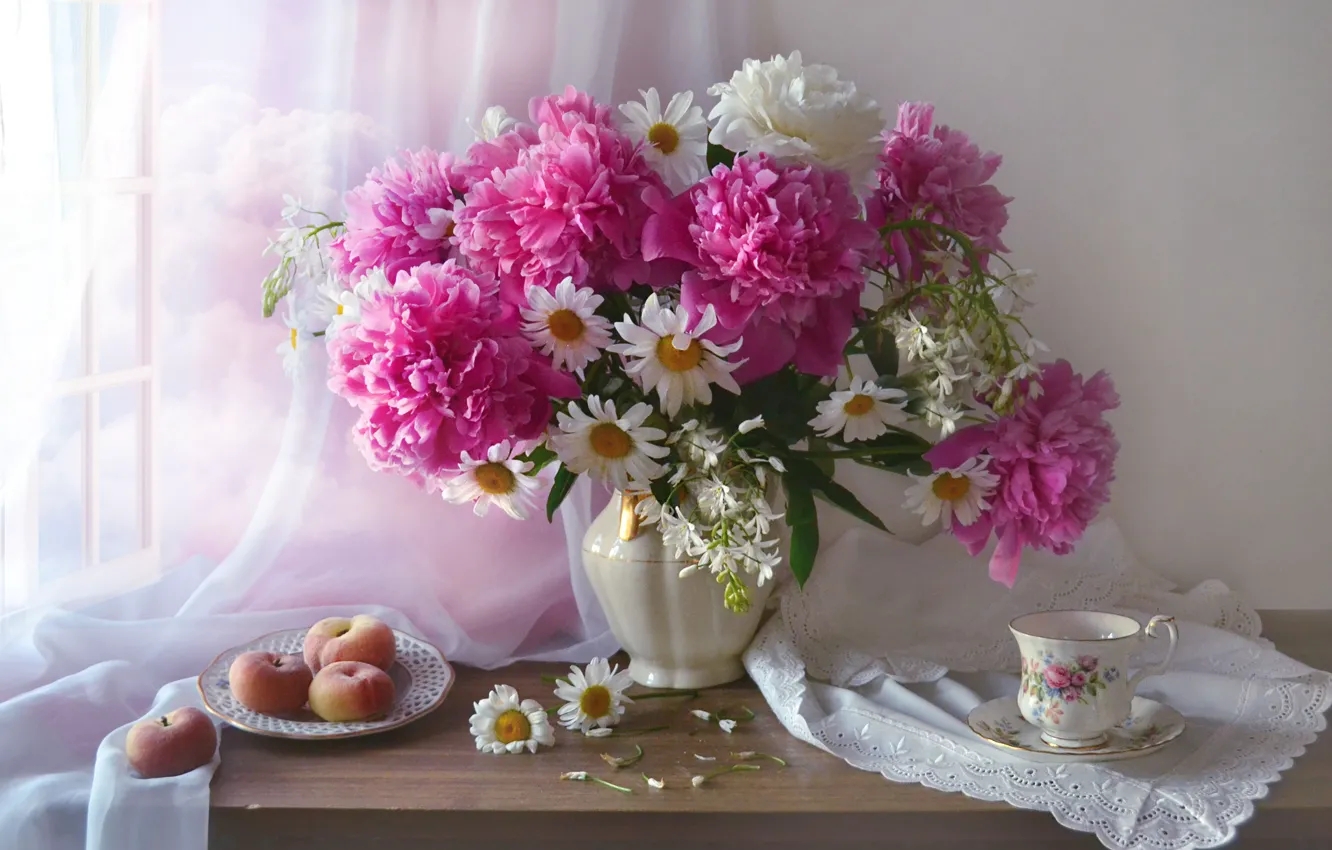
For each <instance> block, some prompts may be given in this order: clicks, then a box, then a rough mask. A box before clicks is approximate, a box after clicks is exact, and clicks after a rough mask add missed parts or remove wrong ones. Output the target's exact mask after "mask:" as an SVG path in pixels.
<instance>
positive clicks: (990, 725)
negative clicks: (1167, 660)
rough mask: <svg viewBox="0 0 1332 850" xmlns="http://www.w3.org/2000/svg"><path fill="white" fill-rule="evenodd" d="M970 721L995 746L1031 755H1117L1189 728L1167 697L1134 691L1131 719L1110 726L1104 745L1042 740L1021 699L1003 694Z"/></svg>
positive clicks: (1133, 753) (1151, 746) (1144, 751)
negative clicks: (1080, 745)
mask: <svg viewBox="0 0 1332 850" xmlns="http://www.w3.org/2000/svg"><path fill="white" fill-rule="evenodd" d="M967 725H968V726H970V727H971V731H973V732H975V733H976V734H977V735H980V736H981V737H982V738H984V739H985V740H987V741H989V742H990V743H991V744H994V745H995V746H996V747H1003V748H1004V749H1006V750H1014V751H1016V752H1020V753H1022V754H1023V756H1024V757H1025V758H1028V759H1031V760H1032V761H1063V762H1069V761H1114V760H1116V759H1131V758H1137V757H1138V756H1145V755H1149V754H1151V753H1154V752H1156V751H1157V750H1159V749H1161V748H1162V747H1164V746H1165V745H1166V744H1168V743H1170V742H1171V741H1173V740H1175V739H1176V738H1178V737H1179V736H1180V735H1182V734H1183V733H1184V718H1183V717H1181V716H1180V714H1179V712H1178V711H1175V710H1174V709H1173V708H1171V707H1170V706H1168V705H1165V704H1164V703H1159V702H1157V701H1156V700H1152V699H1147V698H1146V697H1134V698H1133V707H1132V708H1131V709H1130V711H1129V719H1128V720H1126V721H1124V725H1123V726H1116V727H1115V728H1114V729H1111V730H1110V732H1109V740H1107V741H1106V742H1105V743H1104V744H1102V745H1101V746H1099V747H1088V748H1086V749H1080V750H1070V749H1064V748H1061V747H1052V746H1050V745H1049V744H1047V743H1045V742H1044V741H1042V740H1041V730H1039V729H1037V728H1036V727H1035V726H1032V725H1031V724H1030V723H1028V722H1027V721H1026V720H1024V719H1023V717H1022V712H1021V711H1019V710H1018V707H1017V700H1016V699H1014V698H1013V697H1000V698H999V699H992V700H990V701H989V702H987V703H982V704H981V705H978V706H976V707H975V708H974V709H972V711H971V714H969V715H967Z"/></svg>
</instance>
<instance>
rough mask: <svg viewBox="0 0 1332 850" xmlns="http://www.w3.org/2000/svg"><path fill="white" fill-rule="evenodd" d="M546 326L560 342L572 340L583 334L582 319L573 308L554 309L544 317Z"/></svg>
mask: <svg viewBox="0 0 1332 850" xmlns="http://www.w3.org/2000/svg"><path fill="white" fill-rule="evenodd" d="M546 328H547V329H548V330H549V331H550V335H551V336H553V337H555V338H556V339H557V340H559V341H560V342H573V341H574V340H576V339H579V338H580V337H582V335H583V320H582V319H580V318H578V314H577V313H575V312H574V311H573V310H556V311H555V312H553V313H551V314H550V316H548V317H547V318H546Z"/></svg>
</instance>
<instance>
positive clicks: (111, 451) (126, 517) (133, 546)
mask: <svg viewBox="0 0 1332 850" xmlns="http://www.w3.org/2000/svg"><path fill="white" fill-rule="evenodd" d="M98 395H99V397H100V404H101V411H100V416H99V418H100V420H101V423H100V426H101V430H100V432H99V434H98V441H97V466H98V469H97V474H98V479H97V486H98V490H99V491H100V493H99V496H98V504H99V505H100V513H101V516H100V525H101V529H100V532H99V535H100V542H99V549H100V552H99V555H100V559H101V561H102V562H103V563H105V562H107V561H113V560H115V559H116V558H122V557H124V556H125V555H131V554H133V553H135V552H138V551H139V550H140V549H142V548H144V547H143V541H142V539H141V537H140V533H139V528H140V525H139V514H140V512H141V511H142V507H141V504H142V493H143V489H142V488H143V483H142V452H141V451H140V449H141V446H142V445H143V443H142V436H143V431H142V429H143V409H142V403H143V396H144V385H143V384H141V383H134V384H129V385H126V386H121V387H112V388H111V389H107V390H102V391H101V392H100V393H99V394H98Z"/></svg>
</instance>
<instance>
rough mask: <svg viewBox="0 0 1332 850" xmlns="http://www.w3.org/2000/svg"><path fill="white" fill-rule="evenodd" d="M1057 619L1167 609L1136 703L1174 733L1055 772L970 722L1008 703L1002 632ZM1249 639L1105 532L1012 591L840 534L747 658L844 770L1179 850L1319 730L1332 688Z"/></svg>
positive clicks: (1214, 825)
mask: <svg viewBox="0 0 1332 850" xmlns="http://www.w3.org/2000/svg"><path fill="white" fill-rule="evenodd" d="M1052 608H1101V609H1110V610H1118V611H1123V612H1125V613H1129V614H1135V615H1137V616H1139V618H1140V619H1145V617H1146V616H1148V615H1150V614H1154V613H1158V612H1159V613H1170V614H1174V615H1175V616H1176V617H1177V618H1178V619H1179V620H1180V621H1181V625H1180V628H1181V638H1180V646H1179V651H1178V652H1177V654H1176V659H1175V662H1174V664H1173V665H1172V669H1171V672H1170V673H1168V674H1166V675H1165V676H1161V677H1158V678H1152V679H1148V680H1146V681H1145V682H1144V683H1143V686H1142V688H1141V690H1140V693H1142V694H1143V695H1145V696H1149V697H1152V698H1153V699H1157V700H1160V701H1163V702H1166V703H1168V704H1170V705H1171V706H1173V707H1175V708H1176V709H1178V710H1179V711H1180V712H1181V713H1183V714H1184V715H1185V717H1186V718H1187V719H1188V722H1189V727H1188V730H1187V731H1186V732H1185V734H1184V735H1183V736H1182V737H1181V738H1180V739H1179V740H1178V741H1176V742H1174V743H1172V744H1171V745H1170V746H1168V747H1165V748H1164V749H1163V750H1162V751H1161V752H1159V753H1156V754H1153V755H1151V756H1147V757H1144V758H1140V759H1135V760H1130V761H1122V762H1109V763H1102V764H1077V763H1069V764H1054V765H1051V764H1034V763H1030V762H1026V761H1023V760H1021V759H1020V758H1018V757H1016V756H1014V755H1013V754H1010V753H1008V752H1005V751H1003V750H1001V749H999V748H996V747H992V746H990V745H988V744H986V743H985V742H984V741H983V740H982V739H980V738H979V737H977V736H976V735H974V734H973V733H972V732H971V731H970V730H969V729H967V727H966V724H965V719H966V715H967V712H968V711H969V710H970V709H971V708H972V707H974V706H975V705H977V704H979V703H980V702H983V701H984V700H987V699H992V698H994V697H998V696H1002V695H1005V694H1009V693H1016V690H1017V675H1016V670H1017V666H1018V655H1017V649H1016V645H1015V644H1014V642H1013V640H1012V638H1011V637H1010V636H1009V633H1008V630H1007V623H1008V621H1009V620H1010V619H1011V618H1012V617H1013V616H1016V615H1017V614H1019V613H1022V612H1024V611H1031V610H1048V609H1052ZM1260 630H1261V623H1260V622H1259V619H1258V616H1257V614H1256V613H1255V612H1254V611H1253V610H1252V609H1251V608H1249V607H1248V606H1246V605H1244V604H1243V603H1242V602H1241V601H1240V600H1239V599H1238V598H1237V597H1236V596H1235V595H1234V594H1233V593H1231V592H1230V591H1229V589H1228V588H1226V587H1225V585H1223V584H1221V583H1220V582H1211V581H1209V582H1204V583H1203V584H1202V585H1199V586H1198V587H1196V588H1194V589H1192V590H1190V591H1188V592H1187V593H1175V592H1172V590H1171V586H1170V584H1169V583H1168V582H1166V581H1164V580H1163V579H1161V578H1160V577H1158V576H1155V575H1153V574H1151V573H1150V572H1148V571H1146V570H1144V569H1142V568H1141V567H1140V566H1139V565H1138V564H1137V563H1136V561H1134V559H1133V558H1132V555H1131V554H1130V553H1129V552H1128V550H1127V548H1126V547H1125V545H1124V543H1123V540H1122V539H1121V537H1120V535H1119V533H1118V530H1117V529H1116V528H1115V527H1114V525H1113V524H1112V523H1109V522H1102V523H1098V524H1097V525H1096V526H1094V527H1093V528H1092V529H1090V530H1089V532H1088V535H1087V537H1086V538H1085V539H1084V541H1083V544H1082V545H1081V546H1080V547H1079V549H1078V551H1077V552H1076V553H1075V554H1073V555H1070V556H1067V557H1065V558H1053V557H1048V556H1047V557H1042V556H1040V555H1032V554H1029V555H1027V556H1026V557H1025V558H1024V562H1023V576H1022V578H1021V580H1020V581H1019V583H1018V585H1017V586H1016V587H1015V588H1014V589H1013V590H1012V591H1008V590H1005V589H1004V588H1002V587H996V586H994V585H992V584H990V583H989V581H988V579H987V578H986V576H985V562H984V560H983V559H982V560H972V559H970V558H968V557H966V555H965V553H963V552H961V549H960V547H958V546H957V544H956V543H955V542H953V541H951V540H947V539H942V538H936V539H935V540H932V541H929V542H927V543H925V544H924V545H922V546H920V547H912V546H907V545H905V544H900V543H895V542H893V541H891V540H885V539H884V538H883V537H881V536H875V537H871V536H869V535H868V534H865V533H861V532H851V533H848V534H847V535H845V536H844V537H843V538H841V540H839V541H838V543H837V544H836V545H834V546H833V547H831V548H829V549H828V550H827V551H826V553H825V554H823V555H821V557H820V561H819V565H818V569H817V570H816V571H815V575H814V578H813V579H812V580H811V581H810V582H809V583H808V584H807V585H806V588H805V591H804V592H803V593H802V592H798V591H791V592H788V593H786V594H785V595H784V596H783V599H782V605H781V614H780V616H775V617H773V618H772V619H771V620H770V621H769V622H768V623H767V624H766V625H765V626H764V628H763V630H762V631H761V632H760V633H759V635H758V637H757V638H756V639H755V641H754V643H753V645H752V646H751V647H750V649H749V651H748V653H747V654H746V657H745V664H746V667H747V668H748V670H749V674H750V675H751V676H752V677H753V679H754V681H755V682H757V683H758V686H759V688H760V689H761V690H762V691H763V694H764V696H765V697H766V698H767V701H768V703H769V704H770V705H771V706H772V708H773V710H774V711H775V713H776V714H777V717H778V718H779V719H780V720H781V722H782V723H783V725H785V726H786V728H787V729H788V730H789V731H790V732H791V733H792V734H793V735H795V736H796V737H798V738H800V739H802V740H804V741H807V742H808V743H811V744H813V745H815V746H817V747H820V748H822V749H824V750H827V751H828V752H830V753H832V754H833V755H836V756H838V757H840V758H842V759H844V760H846V762H847V763H848V764H850V765H852V766H853V767H858V768H860V769H862V770H872V771H875V772H878V773H881V774H883V776H885V777H886V778H888V779H891V780H894V781H898V782H919V783H921V784H922V785H926V786H929V787H931V788H937V789H940V790H943V791H960V792H962V793H964V794H966V795H968V796H970V797H974V798H977V799H981V800H1002V801H1005V802H1008V803H1010V804H1012V805H1014V806H1018V807H1021V808H1028V809H1040V810H1044V811H1048V812H1050V813H1051V814H1052V815H1054V817H1055V819H1056V820H1057V821H1058V822H1059V823H1061V824H1063V825H1065V826H1068V827H1071V828H1073V829H1078V830H1082V831H1086V832H1091V833H1094V834H1095V835H1096V836H1097V837H1098V838H1099V839H1100V840H1101V842H1102V843H1103V844H1105V845H1106V846H1107V847H1112V848H1125V850H1129V849H1130V848H1132V849H1133V850H1137V848H1160V850H1186V848H1195V847H1199V848H1201V847H1215V846H1218V845H1220V844H1223V843H1225V842H1226V841H1228V840H1229V839H1231V838H1232V837H1233V836H1234V834H1235V830H1236V827H1237V826H1238V825H1239V824H1241V823H1243V822H1244V821H1245V820H1247V819H1248V818H1250V817H1252V815H1253V801H1254V800H1255V799H1257V798H1258V797H1261V796H1263V795H1264V794H1265V793H1266V786H1267V785H1268V784H1269V783H1272V782H1274V781H1276V780H1277V779H1278V778H1279V775H1280V772H1281V771H1282V770H1284V769H1286V768H1288V767H1290V765H1291V763H1292V760H1293V759H1294V758H1296V757H1297V756H1299V755H1301V754H1302V753H1303V752H1304V748H1305V747H1306V746H1307V745H1308V744H1309V743H1310V742H1312V741H1313V739H1314V737H1315V736H1316V735H1317V733H1318V732H1320V731H1321V730H1322V729H1323V728H1324V727H1325V725H1326V721H1325V718H1324V716H1323V714H1324V712H1325V711H1326V710H1327V708H1328V706H1329V702H1330V701H1332V688H1329V683H1332V677H1330V676H1329V675H1328V674H1327V673H1323V672H1321V671H1316V670H1313V669H1311V668H1309V667H1307V666H1305V665H1303V664H1300V663H1298V662H1296V661H1294V660H1292V659H1290V658H1287V657H1286V656H1284V655H1281V654H1280V653H1279V652H1277V651H1276V650H1275V649H1273V648H1272V646H1271V644H1270V643H1268V642H1267V641H1264V640H1262V639H1260V638H1258V637H1257V635H1258V633H1259V631H1260ZM1140 660H1144V659H1140Z"/></svg>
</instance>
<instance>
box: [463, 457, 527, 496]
mask: <svg viewBox="0 0 1332 850" xmlns="http://www.w3.org/2000/svg"><path fill="white" fill-rule="evenodd" d="M472 476H473V477H474V478H476V486H478V487H480V488H481V489H482V490H485V491H486V492H487V493H489V494H490V495H492V496H502V495H504V494H505V493H512V492H513V485H514V484H515V483H516V482H515V481H514V479H513V472H512V471H510V470H509V468H508V467H507V466H505V465H504V464H502V463H483V464H481V465H480V466H478V467H477V468H476V470H475V471H474V472H473V473H472Z"/></svg>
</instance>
